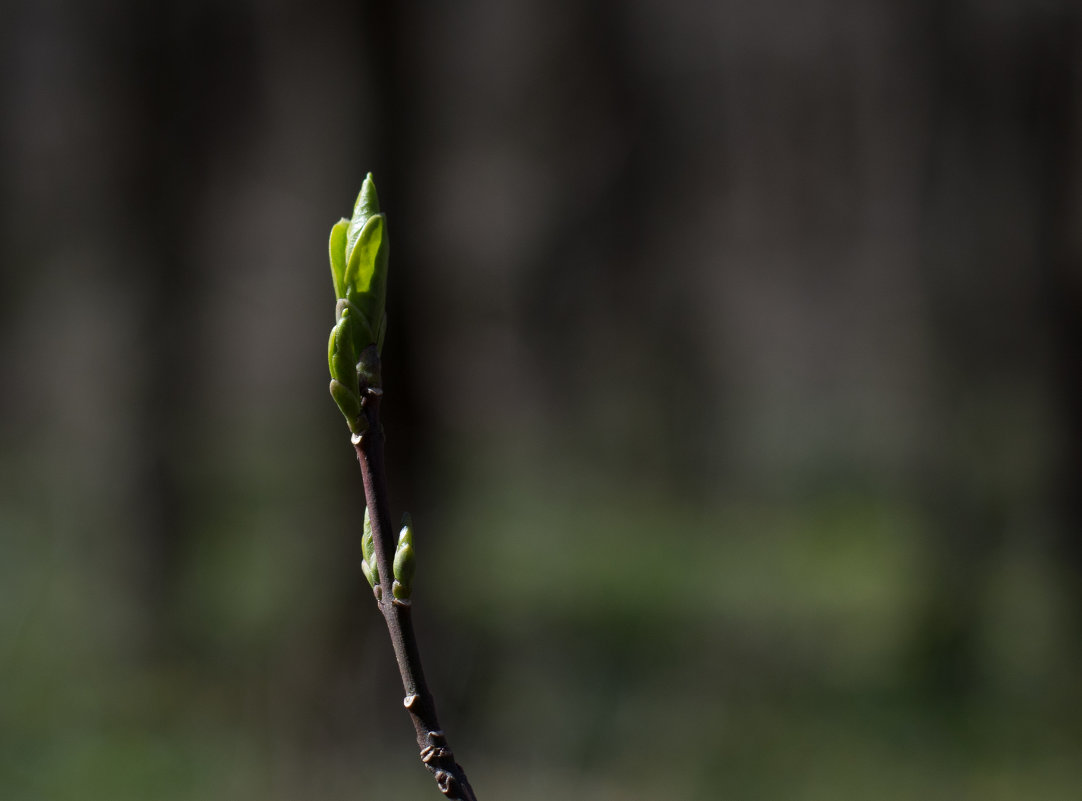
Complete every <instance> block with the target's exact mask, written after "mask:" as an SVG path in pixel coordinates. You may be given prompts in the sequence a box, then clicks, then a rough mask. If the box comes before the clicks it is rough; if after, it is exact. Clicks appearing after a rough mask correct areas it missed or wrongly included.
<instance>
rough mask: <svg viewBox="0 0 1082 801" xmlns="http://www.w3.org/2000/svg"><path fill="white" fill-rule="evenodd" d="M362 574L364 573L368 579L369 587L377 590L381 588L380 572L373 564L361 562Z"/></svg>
mask: <svg viewBox="0 0 1082 801" xmlns="http://www.w3.org/2000/svg"><path fill="white" fill-rule="evenodd" d="M361 572H362V573H364V577H365V578H366V579H368V586H369V587H371V588H372V589H375V588H376V587H378V586H379V571H378V570H376V566H375V564H373V563H370V562H366V561H365V560H363V559H362V560H361Z"/></svg>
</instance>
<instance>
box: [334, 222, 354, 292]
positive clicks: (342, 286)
mask: <svg viewBox="0 0 1082 801" xmlns="http://www.w3.org/2000/svg"><path fill="white" fill-rule="evenodd" d="M348 230H349V220H346V219H341V220H339V221H338V222H336V223H335V224H334V227H333V228H331V241H330V252H331V280H332V281H334V296H335V297H336V298H344V297H345V296H346V232H347V231H348Z"/></svg>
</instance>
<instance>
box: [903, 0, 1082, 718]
mask: <svg viewBox="0 0 1082 801" xmlns="http://www.w3.org/2000/svg"><path fill="white" fill-rule="evenodd" d="M998 13H999V14H1000V16H997V15H996V12H990V11H988V10H986V9H985V10H981V9H977V8H975V7H971V6H968V5H965V4H962V3H958V2H952V3H931V4H927V5H925V6H924V7H923V10H922V12H921V15H920V16H918V19H920V24H919V26H918V31H921V29H923V36H922V35H921V33H918V38H923V39H924V41H923V42H922V44H923V45H924V47H925V48H926V49H927V51H928V52H929V53H930V56H929V58H930V61H929V62H928V67H929V68H928V74H927V85H928V87H929V94H930V103H929V127H930V130H929V137H928V139H929V141H930V142H931V145H932V150H931V152H930V153H929V158H930V161H929V173H928V179H927V184H926V198H925V203H924V209H925V215H926V216H925V221H924V226H923V237H924V242H923V246H924V251H925V260H924V268H925V280H926V290H927V297H928V298H929V311H930V325H931V331H932V343H933V349H934V358H935V369H936V370H937V371H938V374H937V375H936V377H935V380H934V381H933V382H932V383H933V385H934V386H936V387H939V388H940V391H941V392H942V395H941V396H940V397H938V398H934V399H933V400H932V403H931V408H932V409H933V410H934V414H933V417H934V421H933V422H932V423H931V425H932V427H933V430H932V431H930V432H929V434H928V436H927V442H928V444H929V446H930V447H929V450H928V452H927V453H926V454H925V456H924V463H923V465H922V466H921V469H920V475H921V481H922V485H921V486H922V489H921V494H922V496H923V498H924V499H925V505H926V508H927V511H928V519H929V521H930V535H931V539H930V541H929V543H928V550H927V552H928V555H929V560H930V561H929V568H928V571H927V575H928V584H927V586H926V588H925V589H926V594H925V603H924V608H923V612H922V613H921V616H920V620H919V621H918V622H919V627H918V631H917V633H916V640H915V642H914V651H915V654H916V656H917V663H916V666H915V668H916V677H917V679H918V682H919V683H920V684H921V685H922V686H924V687H925V688H926V689H929V690H931V691H932V692H934V693H936V694H940V695H943V696H955V697H957V696H964V695H965V694H967V693H968V692H970V691H971V690H972V689H973V688H974V687H975V686H976V685H977V684H979V681H980V677H981V671H980V665H979V658H980V653H979V635H980V629H981V625H982V622H983V615H984V603H985V600H986V589H987V588H986V584H987V582H988V579H989V571H990V568H991V567H992V566H993V565H994V563H995V560H996V559H997V558H998V557H999V551H1000V545H1001V544H1002V540H1003V538H1004V536H1005V535H1006V532H1007V530H1008V527H1009V525H1010V522H1011V520H1012V518H1018V513H1019V511H1020V510H1022V509H1023V507H1026V506H1028V507H1029V508H1031V509H1032V508H1034V505H1035V504H1038V503H1040V498H1041V496H1042V495H1043V493H1044V489H1043V487H1042V486H1041V482H1042V481H1043V480H1045V477H1044V476H1042V475H1038V473H1039V471H1037V470H1034V469H1032V468H1031V465H1032V464H1033V463H1037V464H1039V463H1040V462H1041V461H1042V460H1046V459H1047V454H1045V453H1043V452H1041V453H1037V451H1040V450H1041V446H1040V444H1039V443H1038V440H1039V434H1040V424H1039V418H1040V413H1039V407H1040V397H1041V392H1042V387H1043V385H1044V384H1045V383H1046V370H1047V365H1046V364H1045V363H1043V362H1042V360H1040V359H1035V358H1034V354H1037V353H1042V352H1047V350H1048V348H1047V347H1046V345H1047V342H1048V335H1049V333H1051V335H1052V337H1053V338H1054V340H1055V342H1056V345H1057V347H1058V348H1059V349H1060V352H1061V353H1062V359H1061V361H1060V369H1059V371H1058V373H1057V375H1056V377H1055V382H1056V383H1057V391H1058V392H1059V393H1060V396H1061V399H1062V400H1063V402H1064V404H1065V406H1066V408H1067V412H1066V414H1067V415H1068V417H1069V418H1070V416H1071V415H1072V413H1073V414H1074V418H1073V419H1074V420H1075V421H1077V415H1078V413H1079V411H1082V409H1080V408H1079V406H1078V403H1079V398H1078V390H1077V381H1078V379H1077V361H1075V363H1074V364H1075V367H1074V370H1073V371H1072V369H1071V368H1070V367H1067V366H1066V365H1068V364H1069V362H1070V360H1071V359H1072V358H1075V359H1076V358H1077V353H1078V341H1077V322H1076V321H1077V316H1076V317H1074V318H1073V319H1072V317H1071V310H1070V308H1068V307H1069V306H1070V304H1071V301H1070V297H1071V292H1070V288H1069V287H1068V286H1067V283H1068V281H1067V279H1068V273H1069V271H1070V270H1069V266H1068V264H1066V263H1065V260H1069V259H1068V254H1067V249H1068V241H1069V239H1068V237H1069V233H1070V232H1069V231H1068V230H1067V228H1066V225H1067V215H1066V214H1065V213H1064V212H1065V209H1064V202H1065V198H1066V190H1065V188H1064V180H1065V176H1064V173H1063V169H1064V165H1066V164H1069V163H1071V162H1070V159H1071V157H1072V153H1071V150H1072V148H1073V146H1074V141H1073V137H1072V135H1071V133H1070V131H1071V127H1070V119H1069V115H1070V109H1071V108H1072V105H1073V103H1074V102H1076V101H1075V100H1074V92H1075V89H1074V81H1073V79H1072V77H1071V76H1072V67H1073V65H1072V64H1071V63H1070V58H1069V56H1070V54H1071V48H1070V46H1069V45H1068V44H1067V43H1066V42H1065V38H1066V39H1069V38H1070V34H1069V33H1067V32H1066V29H1067V27H1068V26H1065V25H1064V22H1065V20H1066V18H1067V16H1068V15H1067V14H1066V13H1064V12H1063V11H1062V10H1061V12H1060V13H1058V14H1048V15H1047V16H1044V15H1043V13H1042V12H1041V11H1036V12H1032V13H1031V12H1029V11H1027V10H1025V9H1022V8H1017V9H1008V10H1007V11H1004V10H1003V9H1000V10H999V12H998ZM918 47H919V45H918ZM1042 274H1043V275H1046V276H1048V284H1049V291H1048V292H1045V291H1042V290H1043V289H1044V287H1043V286H1042ZM1049 297H1051V298H1054V301H1053V306H1056V305H1058V307H1059V308H1054V309H1053V314H1052V318H1053V319H1058V323H1057V322H1054V323H1053V325H1052V328H1051V330H1050V329H1049V325H1048V322H1049V309H1048V307H1047V305H1046V302H1047V300H1048V298H1049ZM1074 297H1075V298H1077V292H1076V293H1075V295H1074ZM1075 302H1077V300H1076V301H1075ZM1075 441H1077V439H1076V440H1075ZM1077 447H1078V446H1077V445H1074V444H1072V445H1070V446H1067V448H1066V449H1065V453H1064V454H1063V458H1064V461H1065V462H1067V463H1069V462H1071V461H1072V460H1077V459H1078V453H1077ZM1033 460H1035V462H1034V461H1033ZM1075 463H1076V464H1077V461H1076V462H1075ZM1027 465H1029V466H1030V467H1027ZM1072 502H1073V501H1072ZM1073 514H1077V510H1075V511H1074V512H1073ZM1030 517H1031V516H1030ZM1073 541H1076V540H1074V539H1072V542H1073ZM1079 556H1080V552H1079V551H1077V550H1076V551H1075V552H1074V555H1073V557H1072V558H1069V559H1068V561H1069V563H1070V564H1071V565H1072V571H1073V572H1074V573H1075V575H1076V576H1077V575H1079V574H1082V573H1080V570H1079V569H1080V568H1082V559H1080V558H1079Z"/></svg>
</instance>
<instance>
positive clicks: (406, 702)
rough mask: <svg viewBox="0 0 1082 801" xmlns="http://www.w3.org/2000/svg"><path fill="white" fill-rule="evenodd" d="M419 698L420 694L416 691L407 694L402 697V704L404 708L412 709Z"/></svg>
mask: <svg viewBox="0 0 1082 801" xmlns="http://www.w3.org/2000/svg"><path fill="white" fill-rule="evenodd" d="M419 700H421V699H420V696H419V695H417V693H413V694H412V695H407V696H406V697H405V698H403V699H402V706H404V707H406V709H413V707H415V706H417V702H418V701H419Z"/></svg>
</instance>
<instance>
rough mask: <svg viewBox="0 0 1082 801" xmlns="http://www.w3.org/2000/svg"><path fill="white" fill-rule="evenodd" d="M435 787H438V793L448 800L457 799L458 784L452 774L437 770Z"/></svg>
mask: <svg viewBox="0 0 1082 801" xmlns="http://www.w3.org/2000/svg"><path fill="white" fill-rule="evenodd" d="M436 786H437V787H439V788H440V792H441V793H443V794H444V795H445V796H447V797H448V798H458V782H457V781H456V780H455V777H454V775H453V774H451V773H448V772H447V771H445V770H437V771H436Z"/></svg>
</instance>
